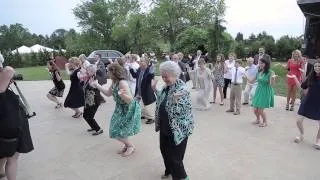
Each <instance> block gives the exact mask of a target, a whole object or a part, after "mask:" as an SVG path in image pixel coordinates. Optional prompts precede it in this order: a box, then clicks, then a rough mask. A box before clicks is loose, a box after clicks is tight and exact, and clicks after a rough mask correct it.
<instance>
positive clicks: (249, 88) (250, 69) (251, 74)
mask: <svg viewBox="0 0 320 180" xmlns="http://www.w3.org/2000/svg"><path fill="white" fill-rule="evenodd" d="M247 62H248V66H247V67H246V68H245V70H246V78H247V79H254V78H255V77H256V76H257V73H258V66H257V65H255V64H253V62H254V59H253V58H252V57H250V58H248V59H247ZM256 87H257V82H255V83H253V84H251V83H249V81H247V85H246V88H245V90H244V93H243V96H244V101H243V105H247V104H249V99H251V98H252V97H253V95H254V92H255V89H256Z"/></svg>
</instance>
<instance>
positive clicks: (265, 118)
mask: <svg viewBox="0 0 320 180" xmlns="http://www.w3.org/2000/svg"><path fill="white" fill-rule="evenodd" d="M260 115H261V117H262V120H263V123H267V115H266V113H265V112H264V109H260Z"/></svg>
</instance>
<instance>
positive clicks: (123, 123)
mask: <svg viewBox="0 0 320 180" xmlns="http://www.w3.org/2000/svg"><path fill="white" fill-rule="evenodd" d="M118 92H119V84H116V85H114V86H113V87H112V95H113V99H114V101H115V102H116V107H115V110H114V112H113V115H112V117H111V121H110V129H109V136H110V138H115V139H117V138H127V137H129V136H133V135H136V134H138V133H139V132H140V130H141V107H140V104H139V102H138V101H137V100H135V99H134V100H132V101H131V103H130V104H127V103H126V102H124V101H123V100H122V99H121V97H120V95H119V94H118Z"/></svg>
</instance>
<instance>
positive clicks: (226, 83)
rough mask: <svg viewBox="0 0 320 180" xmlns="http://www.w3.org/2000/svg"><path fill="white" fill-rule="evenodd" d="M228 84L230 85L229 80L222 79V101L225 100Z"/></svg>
mask: <svg viewBox="0 0 320 180" xmlns="http://www.w3.org/2000/svg"><path fill="white" fill-rule="evenodd" d="M229 84H231V79H226V78H224V86H223V97H224V99H226V98H227V90H228V86H229Z"/></svg>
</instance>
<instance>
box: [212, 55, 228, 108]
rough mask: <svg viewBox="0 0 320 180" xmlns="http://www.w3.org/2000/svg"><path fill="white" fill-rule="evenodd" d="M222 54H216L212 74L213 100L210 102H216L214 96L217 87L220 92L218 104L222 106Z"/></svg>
mask: <svg viewBox="0 0 320 180" xmlns="http://www.w3.org/2000/svg"><path fill="white" fill-rule="evenodd" d="M224 61H225V59H224V55H223V54H218V55H217V61H216V64H215V65H214V68H213V71H212V74H213V77H214V80H213V101H212V102H211V103H215V102H216V96H217V89H218V88H219V93H220V99H221V102H220V105H221V106H222V105H223V104H224V103H223V100H224V98H223V86H224V77H223V75H224Z"/></svg>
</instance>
